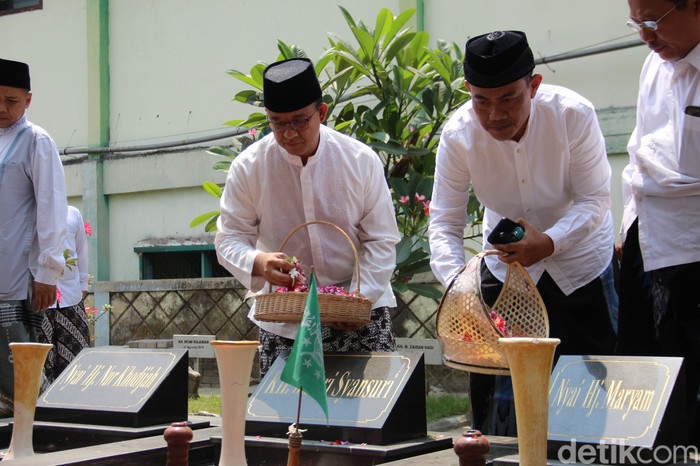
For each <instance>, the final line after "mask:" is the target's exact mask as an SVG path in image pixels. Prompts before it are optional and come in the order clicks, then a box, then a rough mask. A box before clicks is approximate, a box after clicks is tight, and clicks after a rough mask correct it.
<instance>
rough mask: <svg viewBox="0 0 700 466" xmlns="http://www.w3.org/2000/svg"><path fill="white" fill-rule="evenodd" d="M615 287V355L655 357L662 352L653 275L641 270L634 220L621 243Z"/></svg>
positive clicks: (641, 261)
mask: <svg viewBox="0 0 700 466" xmlns="http://www.w3.org/2000/svg"><path fill="white" fill-rule="evenodd" d="M618 286H619V292H618V297H619V299H620V307H619V324H618V330H617V351H616V352H617V354H620V355H625V356H653V355H657V356H658V355H659V354H661V348H660V347H659V342H658V340H657V339H656V329H655V325H654V315H653V305H652V304H653V300H652V293H651V288H652V277H651V272H645V271H644V262H643V260H642V252H641V251H640V250H639V230H638V228H637V221H636V220H635V221H634V223H633V224H632V226H631V227H630V228H629V230H627V234H626V235H625V242H624V243H623V245H622V261H621V262H620V280H619V281H618Z"/></svg>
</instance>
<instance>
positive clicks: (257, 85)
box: [228, 70, 262, 91]
mask: <svg viewBox="0 0 700 466" xmlns="http://www.w3.org/2000/svg"><path fill="white" fill-rule="evenodd" d="M228 74H229V75H231V76H233V77H234V78H236V79H238V80H239V81H243V82H244V83H246V84H248V85H249V86H253V87H254V88H256V89H260V90H261V91H262V80H261V81H258V80H257V79H256V78H253V77H251V76H248V75H247V74H243V73H241V72H240V71H237V70H231V71H229V72H228ZM261 77H262V74H261Z"/></svg>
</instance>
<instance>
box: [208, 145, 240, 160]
mask: <svg viewBox="0 0 700 466" xmlns="http://www.w3.org/2000/svg"><path fill="white" fill-rule="evenodd" d="M207 153H208V154H214V155H220V156H222V157H228V158H231V159H232V158H234V157H236V156H237V155H238V153H237V152H236V151H234V150H232V149H229V148H228V147H222V146H211V147H210V148H209V149H207ZM229 163H230V162H229Z"/></svg>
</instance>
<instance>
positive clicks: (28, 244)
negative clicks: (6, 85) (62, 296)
mask: <svg viewBox="0 0 700 466" xmlns="http://www.w3.org/2000/svg"><path fill="white" fill-rule="evenodd" d="M25 128H26V129H25ZM20 132H21V133H22V134H21V135H20V134H19V133H20ZM0 164H1V165H2V175H1V177H0V262H2V266H1V267H0V301H10V300H23V299H26V298H27V289H28V286H27V285H28V283H29V274H30V272H31V274H32V275H33V277H34V280H35V281H37V282H39V283H44V284H47V285H55V284H56V282H57V281H58V278H59V277H60V275H61V271H62V270H63V267H64V265H65V260H64V258H63V249H64V245H65V236H66V206H67V201H66V184H65V178H64V175H63V166H62V165H61V158H60V156H59V155H58V149H57V148H56V144H54V142H53V140H52V139H51V137H50V136H49V135H48V134H47V133H46V131H44V130H43V129H42V128H40V127H39V126H36V125H34V124H32V123H30V122H29V121H28V120H27V117H26V116H23V117H22V118H21V119H20V120H19V121H17V123H15V124H14V125H12V126H10V127H9V128H0Z"/></svg>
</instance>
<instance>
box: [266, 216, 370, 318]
mask: <svg viewBox="0 0 700 466" xmlns="http://www.w3.org/2000/svg"><path fill="white" fill-rule="evenodd" d="M308 225H325V226H328V227H331V228H335V229H336V230H337V231H339V232H340V233H341V234H342V235H343V237H344V238H345V239H346V240H347V242H348V244H349V245H350V248H351V249H352V253H353V256H354V257H355V276H356V277H357V288H356V289H355V291H354V292H353V293H352V296H342V295H335V294H328V293H319V294H318V305H319V311H320V314H321V323H323V324H330V323H348V324H368V323H369V321H370V316H371V314H372V301H370V300H369V299H367V298H365V297H364V296H362V293H361V292H360V258H359V256H358V255H357V249H356V248H355V245H354V244H353V242H352V240H351V239H350V237H349V236H348V235H347V233H345V232H344V231H343V230H342V229H341V228H340V227H339V226H337V225H335V224H334V223H331V222H324V221H322V220H315V221H311V222H306V223H302V224H301V225H299V226H297V227H296V228H294V229H293V230H292V231H290V232H289V234H288V235H287V237H286V238H285V239H284V241H283V242H282V245H281V246H280V251H283V250H284V247H285V246H286V245H287V242H288V241H289V239H290V238H291V237H292V235H294V233H296V232H297V231H299V230H300V229H302V228H305V227H306V226H308ZM308 295H309V294H308V293H302V292H298V291H290V292H287V293H277V292H272V285H270V287H269V291H268V293H264V294H260V295H258V296H256V297H255V318H256V319H257V320H261V321H264V322H288V323H299V322H301V318H302V316H303V315H304V307H305V306H306V300H307V298H308Z"/></svg>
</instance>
